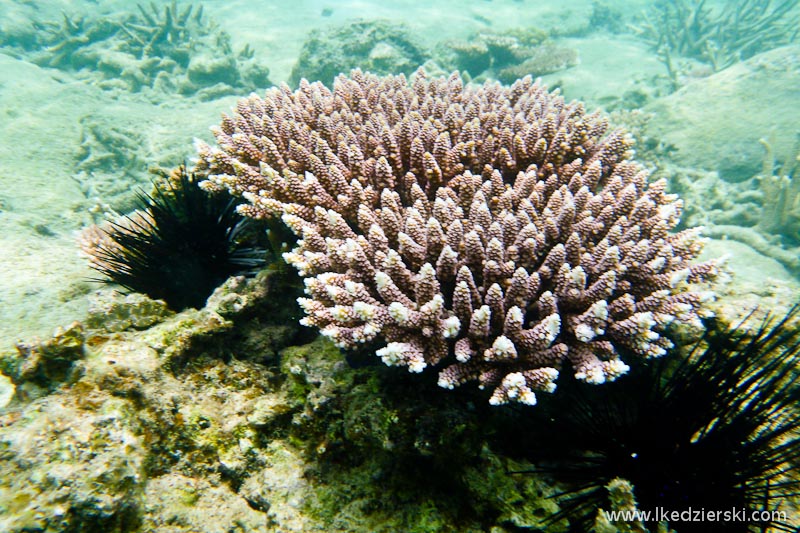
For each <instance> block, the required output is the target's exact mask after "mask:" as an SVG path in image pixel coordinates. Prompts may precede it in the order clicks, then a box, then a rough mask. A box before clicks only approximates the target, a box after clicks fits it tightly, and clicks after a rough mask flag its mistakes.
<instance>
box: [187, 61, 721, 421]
mask: <svg viewBox="0 0 800 533" xmlns="http://www.w3.org/2000/svg"><path fill="white" fill-rule="evenodd" d="M213 132H214V135H215V137H216V141H217V144H218V146H217V147H212V146H209V145H207V144H205V143H202V142H199V141H198V143H197V147H198V152H199V163H198V166H197V170H198V171H199V172H201V173H205V174H206V175H207V176H208V179H207V181H206V182H204V186H205V187H206V188H210V189H215V188H216V189H219V188H226V189H228V190H229V191H230V192H232V193H234V194H236V195H241V196H243V197H244V198H245V199H246V200H247V201H248V202H249V203H248V204H243V205H241V206H240V207H239V210H240V212H241V213H243V214H244V215H246V216H249V217H254V218H272V217H281V218H282V220H283V221H284V223H286V225H287V226H289V227H290V228H291V229H292V230H293V231H294V232H295V233H296V234H297V235H298V237H300V240H299V241H298V242H297V246H296V247H295V248H294V249H293V250H292V251H291V252H290V253H287V254H285V258H286V260H287V261H288V262H289V263H290V264H292V265H294V266H295V267H296V268H297V270H298V271H299V272H300V275H301V276H303V277H304V278H305V285H306V293H307V294H308V297H307V298H301V299H300V303H301V305H302V307H303V308H304V310H305V312H306V314H307V317H306V318H305V319H304V320H303V323H304V324H306V325H309V326H316V327H318V328H320V330H321V331H322V333H323V334H324V335H326V336H328V337H330V338H331V339H333V341H334V342H335V343H336V344H337V345H339V346H341V347H345V348H352V347H355V346H357V345H359V344H360V343H365V342H368V341H373V340H383V341H385V346H383V347H382V348H380V349H379V350H377V355H379V356H380V357H381V359H382V360H383V361H384V362H385V363H386V364H388V365H399V366H405V367H407V368H408V369H409V371H411V372H421V371H422V370H424V369H425V368H426V367H429V366H434V365H437V364H439V363H440V362H441V363H442V366H443V367H444V368H442V369H441V370H440V372H439V385H441V386H442V387H445V388H453V387H455V386H457V385H461V384H463V383H465V382H468V381H473V380H474V381H477V382H478V383H479V385H480V386H481V387H488V388H491V390H493V392H492V394H491V398H490V402H491V403H492V404H503V403H507V402H521V403H525V404H531V405H532V404H534V403H536V396H535V393H534V391H548V392H549V391H553V390H554V389H555V382H556V378H557V377H558V374H559V370H560V369H561V368H562V366H564V365H565V363H567V364H568V365H569V367H571V369H572V371H573V372H574V375H575V377H576V378H577V379H579V380H582V381H585V382H588V383H603V382H605V381H611V380H614V379H616V378H617V377H618V376H620V375H622V374H624V373H625V372H626V371H627V370H628V365H627V364H626V363H625V362H624V361H623V359H622V358H621V357H620V356H621V354H624V355H625V357H641V358H651V357H658V356H660V355H662V354H664V353H665V351H666V350H667V349H668V348H670V347H671V343H670V341H669V340H668V339H667V338H665V337H664V336H663V332H664V329H665V327H666V326H667V325H668V324H670V323H671V322H673V321H680V322H683V323H695V324H696V323H698V322H699V317H700V316H702V313H703V310H702V308H701V305H702V303H703V301H704V300H706V299H707V293H703V292H696V291H694V290H692V287H691V286H690V285H689V284H692V283H696V282H704V281H708V280H710V279H711V278H713V276H714V275H715V273H716V271H717V267H716V265H715V264H714V263H713V262H706V263H696V262H693V259H695V258H696V256H697V254H698V253H699V252H700V250H701V247H702V242H701V240H700V239H699V236H698V231H697V230H694V229H693V230H686V231H681V232H679V233H670V230H671V229H672V228H674V227H675V226H676V224H677V223H678V221H679V216H680V213H681V208H682V203H681V201H680V200H679V199H678V198H677V197H676V196H675V195H672V194H667V193H666V190H665V189H666V183H665V182H664V181H663V180H659V181H655V182H653V183H648V173H647V171H646V170H644V169H643V168H642V167H641V166H640V165H639V164H637V163H636V162H634V161H633V160H631V150H630V148H631V141H630V140H629V139H628V137H627V136H626V135H625V134H624V133H623V132H621V131H619V130H613V131H609V128H608V123H607V121H606V120H605V118H603V117H602V116H601V115H600V114H598V113H594V114H586V112H585V111H584V107H583V105H582V104H580V103H577V102H571V103H566V102H565V101H564V99H563V98H562V97H561V96H559V95H558V93H556V92H552V93H551V92H548V91H547V89H546V88H545V87H543V86H541V85H539V84H538V83H533V82H532V81H531V79H530V77H526V78H524V79H521V80H517V81H516V82H515V83H514V84H513V85H511V86H502V85H500V84H497V83H486V84H484V85H482V86H471V85H467V86H464V84H463V83H462V80H461V79H460V77H459V76H458V75H457V74H453V75H451V76H450V77H449V78H428V77H427V76H426V74H425V72H424V71H422V70H420V71H418V72H417V73H416V74H415V75H414V76H413V77H412V78H411V80H410V82H409V80H407V79H406V78H405V77H404V76H387V77H376V76H373V75H369V74H364V73H362V72H361V71H358V70H355V71H353V72H352V73H351V75H350V77H345V76H340V77H339V78H338V79H337V80H336V82H335V84H334V87H333V90H332V91H331V90H329V89H328V88H326V87H325V86H324V85H322V84H321V83H308V82H306V81H305V80H303V81H302V82H301V83H300V87H299V89H298V90H297V91H294V92H292V91H291V90H290V89H289V88H288V87H287V86H286V85H283V86H281V87H279V88H272V89H269V90H268V91H267V92H266V94H265V96H264V97H263V98H261V97H259V96H256V95H251V96H250V97H249V98H246V99H243V100H241V101H239V103H238V105H237V107H236V110H235V112H234V114H233V115H232V116H224V117H223V120H222V124H221V125H220V126H219V127H215V128H213Z"/></svg>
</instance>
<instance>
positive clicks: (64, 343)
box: [0, 0, 800, 533]
mask: <svg viewBox="0 0 800 533" xmlns="http://www.w3.org/2000/svg"><path fill="white" fill-rule="evenodd" d="M798 27H800V2H796V1H784V2H770V1H765V0H761V1H758V0H724V1H723V0H720V1H718V2H697V1H693V0H663V1H658V2H644V1H638V0H625V1H624V2H610V1H609V2H601V1H583V0H564V1H561V2H534V1H532V0H470V1H468V2H462V1H455V0H450V1H436V0H432V1H426V2H422V1H411V0H408V1H398V2H378V1H356V0H353V1H342V2H338V1H309V0H297V1H295V2H277V1H262V2H243V1H241V0H232V1H206V2H184V1H182V2H152V3H142V4H135V3H131V2H122V1H106V0H103V1H90V0H86V1H77V0H76V1H66V0H54V1H47V2H45V1H31V0H27V1H23V0H4V1H3V2H2V3H0V125H1V127H0V257H2V261H0V354H2V355H0V371H2V375H0V531H9V532H22V531H159V532H161V531H169V532H173V531H174V532H189V531H209V532H217V531H219V532H227V531H243V532H244V531H492V532H494V533H500V532H515V531H577V530H578V529H575V527H576V526H575V525H574V524H573V525H570V520H569V516H564V515H563V514H562V515H558V520H557V521H553V520H550V519H549V517H551V516H553V515H554V514H556V513H557V512H558V511H559V507H558V503H557V501H558V498H554V497H553V496H554V495H558V494H559V492H560V491H563V490H564V487H563V486H562V485H560V484H559V483H560V482H559V481H558V480H557V479H554V478H553V477H550V476H549V475H547V474H541V475H540V474H539V473H537V474H535V475H533V474H527V475H520V474H518V472H526V471H527V472H530V471H531V470H532V469H534V465H533V462H532V461H531V460H530V458H529V457H526V456H525V454H524V453H518V452H519V450H516V449H513V448H514V447H513V446H508V447H504V446H503V445H500V444H496V443H495V444H492V442H493V441H492V439H507V436H508V435H510V434H513V432H511V430H510V429H509V426H513V421H514V420H516V419H515V418H514V417H515V416H518V412H517V410H516V409H509V410H503V411H502V412H501V413H500V414H498V412H500V411H497V410H495V411H492V410H493V409H495V408H494V407H489V406H488V404H487V405H484V403H486V398H485V397H480V396H479V395H478V396H475V394H473V393H475V391H472V392H462V391H460V390H457V391H454V392H450V391H444V390H442V389H441V388H439V387H436V382H435V379H432V380H431V379H427V381H426V379H425V378H422V379H421V380H420V381H419V382H418V381H416V378H418V376H410V375H408V373H407V372H405V370H397V369H392V368H385V367H384V366H383V365H380V366H377V367H376V366H374V365H373V364H372V363H371V359H369V358H368V357H364V354H355V355H353V354H351V353H348V354H345V353H344V352H342V351H340V350H339V349H337V348H336V347H335V346H333V344H331V343H330V342H329V341H326V340H324V339H323V338H322V337H319V338H317V337H316V331H312V330H311V329H310V328H302V327H301V326H300V325H299V324H298V321H299V320H300V319H301V318H302V317H303V312H302V311H301V310H300V309H299V308H297V306H296V305H295V303H294V302H295V299H296V298H297V296H298V295H300V294H301V293H302V282H301V281H300V280H299V279H296V277H294V276H293V274H292V271H291V268H289V267H287V266H285V265H282V264H281V262H280V260H279V259H278V257H279V256H278V255H275V257H273V258H272V259H270V260H268V261H267V262H268V263H270V265H269V267H268V268H267V269H265V270H264V271H262V272H261V273H259V274H258V275H257V276H255V277H253V276H250V277H247V278H244V277H234V278H231V279H230V280H228V281H227V282H225V284H224V285H223V287H222V289H219V290H217V291H216V292H214V294H213V295H212V296H211V298H210V300H209V301H208V303H207V304H206V305H205V307H203V308H201V309H194V308H191V307H190V308H189V309H186V310H182V308H181V309H176V308H175V307H174V306H170V305H168V304H165V303H164V302H163V301H158V300H151V299H149V298H147V297H146V296H143V295H139V294H131V295H124V294H120V293H118V292H115V291H113V290H112V288H110V287H108V286H106V285H101V284H99V283H97V281H96V280H97V278H99V277H102V276H100V274H98V273H97V272H96V271H95V270H93V269H92V267H91V265H92V263H91V261H90V260H89V259H87V257H86V253H85V251H86V247H85V246H83V250H84V252H82V251H81V250H82V245H81V241H82V240H83V241H84V242H85V240H86V239H87V237H86V235H87V233H86V231H87V228H89V229H90V228H92V227H94V226H95V225H97V224H102V223H103V222H104V221H106V220H109V219H114V218H115V217H118V216H119V215H125V214H128V213H131V212H133V211H134V210H135V209H137V208H141V207H142V206H141V201H142V198H141V196H140V192H142V191H143V192H145V193H148V194H151V193H150V191H151V189H152V186H153V185H152V183H153V181H154V179H156V176H157V175H158V172H157V171H159V170H160V171H161V172H162V178H163V177H164V176H165V175H167V174H168V173H169V171H170V170H172V169H175V168H177V167H179V166H180V165H183V164H185V165H187V166H188V167H189V168H192V166H193V165H194V164H195V163H196V162H197V159H198V154H197V150H196V149H195V144H196V141H197V140H198V139H199V140H200V141H202V142H205V143H209V144H212V145H213V144H214V143H215V137H214V135H213V134H212V131H211V129H210V128H211V127H212V126H214V125H217V124H219V122H220V117H221V115H222V114H223V113H226V114H231V113H232V110H233V109H234V108H235V106H236V103H237V101H238V100H239V99H240V98H243V97H247V96H248V95H249V94H251V93H253V92H254V93H256V94H258V95H263V94H264V91H265V90H266V89H267V88H269V87H272V86H275V85H280V84H287V86H288V87H289V88H290V89H291V90H292V91H293V90H295V89H297V88H298V86H299V85H300V84H301V80H302V79H306V80H308V81H310V82H314V81H320V82H322V83H324V84H325V85H327V86H328V87H332V85H333V80H334V78H335V77H336V76H338V75H339V74H342V73H344V74H348V73H350V71H351V69H355V68H359V69H361V70H363V71H365V72H370V73H373V74H377V75H381V76H386V75H397V74H401V73H402V74H405V75H406V76H408V77H410V76H411V75H413V73H414V72H416V71H417V69H418V68H419V67H424V69H425V72H426V73H427V75H428V76H429V77H438V76H444V77H447V76H449V75H450V73H451V72H453V71H459V72H460V73H461V75H462V78H463V80H464V82H465V83H478V84H481V83H484V82H485V81H487V80H499V81H500V82H501V83H503V84H505V85H510V84H512V83H513V82H514V81H515V80H517V79H520V78H523V77H525V76H532V77H533V78H540V79H541V81H542V83H543V84H544V85H546V86H547V87H548V88H550V89H559V90H560V92H561V94H562V95H563V97H564V98H565V99H566V100H567V101H571V100H579V101H581V102H583V103H584V104H585V106H586V109H587V112H589V113H591V112H593V111H595V110H600V111H602V112H603V113H605V114H607V115H608V117H609V121H610V123H611V124H612V125H613V126H620V127H623V128H625V129H626V130H627V131H628V132H629V133H630V135H631V136H632V138H633V140H635V145H634V150H635V155H634V159H635V160H637V161H638V162H640V163H641V164H643V165H644V166H645V167H646V168H647V169H648V170H649V171H650V173H651V175H652V178H651V179H653V180H655V179H658V178H665V179H666V180H667V183H668V189H669V191H670V192H671V193H676V194H678V195H680V197H681V198H682V199H683V202H684V211H683V214H682V217H681V222H680V225H679V226H678V228H677V229H685V228H691V227H696V226H703V228H704V229H703V236H704V237H706V238H708V241H707V242H706V244H705V248H704V250H703V253H702V255H701V256H700V260H710V259H717V258H724V259H725V262H724V267H723V268H722V273H721V274H720V275H719V276H718V279H717V280H716V281H715V283H714V284H713V287H712V289H713V291H714V292H715V293H716V301H715V302H714V304H713V305H712V306H711V308H712V311H713V313H714V314H715V315H716V316H717V317H718V318H719V320H720V321H722V322H724V323H725V324H737V323H739V322H740V321H741V320H743V319H744V318H745V317H747V316H751V322H748V324H758V320H760V319H762V318H763V317H764V316H765V315H766V314H767V313H768V312H769V313H774V314H775V315H777V316H782V315H784V314H785V313H787V312H788V311H789V309H790V308H792V306H793V305H794V304H796V303H797V302H798V301H800V91H799V90H798V87H800V42H798V38H797V37H798ZM154 171H156V172H154ZM273 244H274V243H273ZM268 247H269V246H268V245H265V248H268ZM272 251H273V252H275V251H276V250H274V249H273V250H272ZM278 251H279V250H278ZM273 260H274V261H273ZM170 307H172V308H170ZM201 307H202V306H201ZM176 311H177V312H176ZM747 327H749V326H745V329H746V328H747ZM54 332H55V333H54ZM682 334H683V333H682ZM685 335H687V336H688V337H689V338H692V339H696V336H695V337H691V335H690V334H689V333H685ZM772 349H776V350H777V349H778V348H774V347H771V348H770V349H769V350H772ZM769 350H767V351H768V352H769ZM770 353H771V352H770ZM789 359H791V358H789ZM417 383H420V384H422V385H417ZM463 388H466V387H463ZM409 390H413V391H414V392H413V393H412V394H411V395H409V394H408V392H407V391H409ZM409 396H412V398H410V397H409ZM417 396H418V397H417ZM465 406H466V407H465ZM515 407H522V408H523V409H525V408H528V407H527V406H515ZM740 407H741V406H740ZM497 409H500V408H497ZM533 409H537V407H534V408H533ZM792 416H793V415H792ZM789 419H791V420H794V419H792V418H791V417H789ZM487 420H489V422H486V421H487ZM509 420H511V421H512V422H509ZM789 435H790V436H789V437H786V438H792V437H791V435H792V432H789ZM794 438H797V437H796V435H795V436H794ZM443 458H446V460H445V459H443ZM796 459H797V458H796V457H795V458H793V460H794V461H795V462H796ZM787 460H788V459H787ZM793 464H794V463H793ZM790 474H791V472H790ZM626 490H627V492H626ZM635 490H636V488H635V486H634V487H633V491H634V492H633V494H636V492H635ZM611 492H612V496H613V490H611ZM628 497H630V489H624V487H623V490H622V496H619V498H618V499H619V501H623V502H625V501H627V500H625V498H628ZM609 505H612V507H613V506H614V505H615V504H613V503H612V504H609ZM625 505H627V504H620V508H624V507H625ZM776 505H777V504H776ZM780 508H781V509H787V510H788V511H789V519H788V522H789V523H791V524H793V526H797V523H798V519H797V517H796V513H795V511H794V502H793V501H789V500H787V501H782V502H781V504H780ZM647 526H648V527H650V528H651V529H650V531H656V530H657V529H656V527H658V526H655V525H653V524H647ZM594 527H595V530H596V531H644V529H642V528H644V526H641V528H640V529H637V527H639V525H628V524H623V523H620V524H611V523H608V524H600V525H598V524H595V525H594ZM603 527H605V528H606V529H602V528H603ZM670 527H672V525H670ZM787 527H788V526H787ZM570 528H572V529H570ZM674 530H675V531H677V532H678V533H681V532H682V531H692V529H690V528H688V527H687V528H684V529H682V528H681V527H680V524H678V525H674ZM722 530H726V529H721V531H722ZM727 530H730V531H739V530H741V529H735V528H733V527H732V528H731V529H727ZM745 530H746V529H745ZM786 530H791V529H786ZM709 531H710V529H709Z"/></svg>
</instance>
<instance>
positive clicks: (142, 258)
mask: <svg viewBox="0 0 800 533" xmlns="http://www.w3.org/2000/svg"><path fill="white" fill-rule="evenodd" d="M164 177H165V178H168V179H166V180H165V182H166V185H163V186H160V187H156V190H155V192H154V193H153V194H152V195H148V194H144V193H141V194H140V195H139V200H140V202H141V204H142V206H141V208H140V209H139V210H137V211H136V212H134V213H133V214H131V215H128V216H126V217H124V218H122V219H121V220H118V221H115V222H109V223H107V224H106V225H105V227H100V228H96V229H95V230H94V231H92V232H90V233H89V234H88V235H85V236H84V239H83V249H84V251H85V252H87V254H88V255H89V257H90V260H91V263H92V267H93V268H94V269H95V270H97V271H98V272H100V273H102V274H104V275H105V276H106V278H105V279H102V280H98V281H103V282H106V283H115V284H117V285H121V286H122V287H124V288H126V289H128V290H130V291H134V292H141V293H144V294H147V295H148V296H149V297H151V298H154V299H161V300H164V301H165V302H166V303H167V305H168V306H169V307H170V308H171V309H173V310H176V311H180V310H181V309H185V308H187V307H195V308H199V307H202V306H203V305H204V304H205V301H206V299H207V298H208V296H209V295H210V294H211V293H212V292H213V290H214V289H215V288H216V287H218V286H219V285H220V284H221V283H222V282H223V281H225V280H226V279H227V278H228V277H229V276H232V275H240V274H248V273H252V272H253V271H254V270H255V269H256V268H258V267H259V266H261V265H263V264H264V262H265V252H264V250H263V249H260V248H259V247H257V246H255V247H254V246H253V240H254V239H253V238H245V233H247V232H245V231H243V230H244V229H245V228H246V226H247V224H251V222H249V221H247V220H245V219H243V218H242V217H241V216H239V214H237V212H236V203H235V201H234V200H232V199H231V198H230V196H228V195H226V194H220V193H213V194H211V193H207V192H206V191H203V190H202V189H200V188H199V187H198V186H197V180H196V179H195V176H194V175H192V174H188V173H187V172H186V170H185V168H184V167H181V168H180V169H178V170H177V171H176V172H173V173H172V174H171V175H170V176H164Z"/></svg>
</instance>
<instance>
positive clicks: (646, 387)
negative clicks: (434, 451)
mask: <svg viewBox="0 0 800 533" xmlns="http://www.w3.org/2000/svg"><path fill="white" fill-rule="evenodd" d="M799 311H800V306H798V307H795V308H794V309H793V310H792V311H791V312H790V313H789V314H788V315H787V316H786V317H785V318H783V319H782V320H780V321H778V322H777V323H775V322H770V321H765V322H764V323H763V324H762V325H761V327H760V328H759V329H758V330H757V331H755V332H754V333H746V332H744V330H740V331H738V332H737V331H736V330H722V331H720V330H716V331H711V332H710V333H708V334H706V336H705V337H704V339H703V340H702V341H701V342H699V343H698V344H697V345H696V346H695V347H694V348H693V349H692V350H691V351H690V353H689V354H688V356H686V357H679V356H677V355H675V356H673V357H665V358H662V359H658V360H655V361H652V362H651V364H649V365H640V366H639V367H638V368H634V369H632V371H631V375H630V376H626V377H625V378H624V379H620V380H619V381H618V382H615V383H611V384H608V386H606V387H602V388H598V387H588V386H584V385H582V384H574V385H572V386H574V387H575V389H576V390H573V391H570V393H569V394H560V395H556V397H555V398H552V402H549V405H547V406H545V407H546V410H549V411H550V413H553V415H552V416H548V415H547V413H546V412H545V410H543V411H542V412H541V413H533V416H534V417H537V418H535V419H534V421H533V422H534V423H533V424H532V426H531V431H533V432H534V435H533V436H532V437H531V438H530V439H525V440H526V441H527V444H525V446H526V447H527V450H526V454H527V455H528V456H529V457H530V456H532V457H533V458H534V459H535V461H536V462H537V464H538V465H539V466H540V469H539V472H543V473H549V474H551V475H553V476H554V477H555V478H556V479H557V480H559V481H562V482H564V483H565V484H566V486H567V487H569V489H568V491H567V492H564V493H562V494H561V495H560V499H561V501H560V504H561V509H562V510H561V512H560V513H559V514H558V515H557V516H555V517H553V519H554V521H555V520H559V519H561V518H568V519H569V520H570V522H571V523H572V526H573V527H572V530H571V531H589V530H590V528H591V525H592V523H593V521H594V518H595V513H596V509H598V508H608V506H607V505H606V504H607V494H606V490H605V486H606V484H607V483H608V482H609V481H611V480H612V479H613V478H615V477H620V478H624V479H627V480H629V481H630V482H631V483H632V484H633V486H634V493H635V496H636V499H637V501H638V506H639V509H641V510H643V511H653V512H656V510H658V509H663V510H665V511H685V510H689V509H691V510H693V511H704V512H706V511H708V512H712V513H716V512H724V511H731V514H730V515H729V516H728V518H731V520H727V521H725V520H724V517H725V515H722V514H720V515H717V521H710V520H703V521H684V518H686V517H688V516H689V515H684V517H683V518H681V519H680V521H675V519H674V518H673V519H672V520H673V521H672V522H671V523H670V527H671V528H674V529H675V530H676V531H678V532H679V533H691V532H694V531H703V532H715V531H724V532H727V533H731V532H753V531H766V530H767V529H769V528H773V530H778V531H795V529H794V528H791V527H789V526H788V525H787V524H786V523H785V522H784V521H782V520H781V519H780V518H778V519H775V518H770V519H767V520H763V518H762V517H760V516H759V517H757V519H753V514H752V513H753V511H757V512H758V511H763V510H766V511H770V510H776V509H783V510H784V511H785V510H786V506H785V505H783V506H782V504H784V503H785V500H786V499H787V498H790V497H793V496H797V495H798V489H800V481H798V477H797V474H798V472H797V466H798V462H799V460H800V434H799V433H798V426H799V425H800V403H799V402H800V379H798V375H797V368H798V363H800V324H798V322H797V318H798V315H800V312H799ZM552 410H557V412H555V413H554V412H553V411H552ZM539 417H540V418H539ZM734 511H738V512H736V513H734ZM705 516H706V517H707V516H708V514H705ZM662 519H663V516H662Z"/></svg>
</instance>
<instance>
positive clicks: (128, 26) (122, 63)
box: [0, 1, 270, 99]
mask: <svg viewBox="0 0 800 533" xmlns="http://www.w3.org/2000/svg"><path fill="white" fill-rule="evenodd" d="M137 7H138V11H137V12H121V13H115V14H113V15H111V16H104V17H92V16H74V15H71V14H68V13H64V16H63V20H61V21H59V22H52V21H35V22H34V24H33V28H32V32H31V33H30V34H15V35H10V36H8V38H7V39H2V40H1V41H0V44H4V45H7V46H9V47H10V48H12V49H15V50H16V51H17V53H18V54H19V55H21V56H23V57H26V58H29V60H30V61H32V62H34V63H36V64H38V65H41V66H46V67H52V68H58V69H61V70H66V71H70V72H74V73H75V74H76V75H77V76H79V77H81V78H86V79H89V80H91V81H94V82H96V83H97V84H98V85H100V86H101V87H103V88H104V89H123V90H127V91H132V92H140V91H143V90H144V89H148V90H149V89H154V90H156V91H161V92H166V93H175V92H178V93H180V94H183V95H195V94H196V95H198V96H200V97H201V98H205V99H213V98H215V97H219V96H220V95H224V94H231V93H233V92H237V91H241V90H253V89H256V88H258V87H264V86H267V85H269V84H270V82H269V69H267V68H266V67H265V66H263V65H261V64H259V63H257V62H255V61H253V55H254V52H253V50H252V49H251V48H250V47H249V46H245V47H244V48H243V49H242V50H239V51H234V50H233V48H232V46H231V43H230V40H231V39H230V36H229V35H228V34H227V33H226V32H224V31H222V30H221V29H220V28H219V27H218V26H217V25H216V24H215V23H214V22H213V21H210V20H209V19H208V17H206V16H204V12H203V8H202V6H201V7H199V8H196V9H195V6H194V4H182V5H178V3H177V2H175V1H173V2H171V3H167V4H166V5H164V6H163V9H162V8H161V7H160V6H157V5H156V4H154V3H151V4H150V5H149V6H148V7H143V6H142V5H137Z"/></svg>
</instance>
